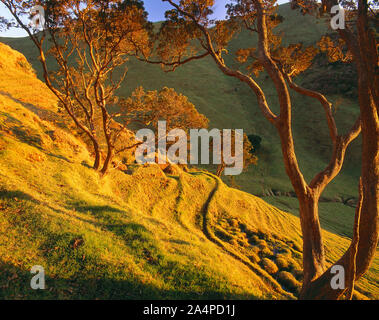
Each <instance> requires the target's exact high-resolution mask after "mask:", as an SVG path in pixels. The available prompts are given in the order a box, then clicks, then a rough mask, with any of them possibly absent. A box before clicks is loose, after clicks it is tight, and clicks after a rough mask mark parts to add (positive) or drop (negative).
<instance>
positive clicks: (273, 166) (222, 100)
mask: <svg viewBox="0 0 379 320" xmlns="http://www.w3.org/2000/svg"><path fill="white" fill-rule="evenodd" d="M279 13H280V14H281V15H282V16H283V17H284V22H283V24H282V25H281V26H280V27H279V28H278V32H283V33H284V35H285V36H284V40H283V42H284V43H285V44H289V43H296V42H299V41H300V42H302V43H303V44H304V45H311V44H315V43H316V42H317V41H318V40H319V39H320V37H321V35H322V34H324V33H325V32H326V30H327V23H328V22H327V21H317V20H315V19H314V18H312V17H310V16H303V15H301V14H300V13H299V12H298V11H293V10H291V9H290V6H289V4H284V5H281V6H279ZM0 41H2V42H5V43H7V44H9V45H11V46H12V47H13V48H14V49H16V50H18V51H20V52H22V53H23V54H24V55H25V56H26V57H27V58H28V60H29V61H30V62H31V64H32V65H33V67H34V68H35V69H36V70H37V74H38V76H39V77H40V78H41V66H40V63H39V61H38V59H37V56H36V55H37V51H36V49H35V48H34V47H33V44H32V43H31V42H30V41H29V40H28V39H5V38H3V39H0ZM255 45H256V37H255V36H254V35H251V34H249V33H247V32H243V33H242V34H240V35H239V36H238V38H236V39H235V40H234V41H233V42H232V43H231V45H230V48H229V52H235V51H236V50H237V49H238V48H241V47H242V48H245V47H250V46H255ZM227 59H228V58H227ZM229 60H230V59H229ZM128 68H129V72H128V77H127V79H126V81H125V82H124V84H123V86H122V88H121V89H120V95H123V96H128V95H129V94H130V93H131V92H132V91H133V90H134V89H135V88H136V87H138V86H141V85H142V86H143V87H145V88H146V89H149V90H152V89H154V90H155V89H161V88H162V87H163V86H167V87H170V88H175V90H176V91H178V92H181V93H183V94H184V95H186V96H188V97H189V99H190V101H191V102H192V103H194V104H195V106H196V108H198V110H199V112H201V113H203V114H205V115H206V116H207V117H208V118H209V119H210V125H211V126H212V127H215V128H243V129H244V130H245V132H246V133H247V134H256V135H259V136H260V137H262V148H261V150H260V151H259V154H258V156H259V159H260V160H261V161H259V163H258V166H256V167H253V168H251V169H250V170H249V171H248V172H247V173H244V174H242V175H241V176H238V177H237V178H236V181H237V184H238V185H240V186H241V188H242V189H243V190H244V191H247V192H249V193H253V194H256V195H268V194H271V190H278V191H280V192H281V193H286V192H289V191H291V190H292V187H291V185H290V183H289V181H288V177H287V176H286V173H285V171H284V166H283V163H282V157H281V148H280V145H279V142H278V137H277V132H276V130H275V129H274V128H273V127H272V126H271V125H269V123H267V121H266V120H265V119H264V117H263V116H262V114H261V112H260V110H259V108H258V106H257V102H256V98H255V96H254V95H253V94H252V92H251V90H249V88H248V87H247V86H246V85H244V84H242V83H240V82H239V81H238V80H235V79H232V78H230V77H225V76H224V75H223V74H222V72H221V71H220V70H219V69H218V68H217V67H216V66H215V64H214V62H213V61H211V59H210V58H209V59H204V60H199V61H195V62H193V63H190V64H188V65H185V66H183V67H181V68H178V69H177V70H176V71H175V72H174V73H164V72H163V71H162V70H161V68H160V66H157V65H149V64H145V63H142V62H138V61H134V60H133V59H132V60H131V61H130V62H129V63H128ZM315 68H316V69H315V70H314V71H315V72H316V73H317V66H315ZM258 82H259V83H260V84H261V85H262V87H263V88H264V90H265V92H266V93H267V98H268V101H269V103H270V106H271V107H272V109H273V110H274V111H277V110H278V101H277V96H276V93H275V89H274V86H273V84H272V82H271V81H270V80H269V79H268V77H267V76H266V74H265V73H263V74H262V75H261V76H260V77H259V79H258ZM325 85H327V84H325ZM329 97H330V99H331V100H332V101H337V100H338V101H339V103H340V106H339V108H338V112H337V114H336V118H337V122H338V125H339V127H340V129H341V132H343V131H344V130H346V129H347V128H349V126H351V124H352V123H354V121H355V118H356V115H357V112H359V108H357V104H356V103H355V102H354V101H353V100H350V99H349V98H348V97H344V96H338V95H335V96H334V95H332V96H329ZM293 99H294V103H293V106H294V112H293V114H294V123H293V127H294V137H295V141H296V151H297V152H298V156H299V162H300V165H301V167H302V169H303V171H304V173H305V177H306V178H307V179H310V178H311V177H313V176H314V174H316V173H317V172H318V171H320V170H322V169H323V168H324V167H325V166H326V165H327V164H328V162H329V158H330V155H331V152H332V147H331V143H330V139H329V135H328V129H327V124H326V121H325V115H324V113H323V109H322V107H321V106H320V105H319V103H317V102H315V101H314V100H313V99H309V98H307V99H306V98H304V97H302V96H300V95H297V94H293ZM309 113H312V119H309ZM359 151H360V148H359V142H358V143H354V144H353V145H352V146H351V148H349V150H348V154H347V160H346V164H345V166H344V168H343V171H342V173H341V174H340V176H339V177H338V178H337V179H336V182H335V183H333V184H332V185H331V186H330V187H329V188H328V189H327V190H326V192H325V196H326V197H328V198H329V199H338V198H339V197H342V198H348V197H357V187H356V186H357V179H358V177H359V159H360V156H359ZM226 181H228V180H226Z"/></svg>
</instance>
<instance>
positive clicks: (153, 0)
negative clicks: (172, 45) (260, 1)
mask: <svg viewBox="0 0 379 320" xmlns="http://www.w3.org/2000/svg"><path fill="white" fill-rule="evenodd" d="M226 2H227V0H216V3H215V7H214V12H215V13H214V15H215V17H217V18H221V19H223V18H225V14H226V13H225V3H226ZM278 2H279V3H283V2H287V1H285V0H279V1H278ZM144 3H145V8H146V10H147V12H149V20H150V21H162V20H163V19H164V13H165V12H166V10H168V9H170V5H169V4H167V3H164V2H162V1H161V0H145V1H144ZM0 16H3V17H7V18H9V17H10V16H9V14H8V12H7V9H6V8H5V7H4V5H3V4H0ZM22 36H26V34H25V33H24V32H23V31H21V30H18V29H13V30H9V31H5V32H0V37H22Z"/></svg>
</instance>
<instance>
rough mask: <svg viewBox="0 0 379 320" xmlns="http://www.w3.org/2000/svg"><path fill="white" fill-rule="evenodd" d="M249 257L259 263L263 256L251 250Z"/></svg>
mask: <svg viewBox="0 0 379 320" xmlns="http://www.w3.org/2000/svg"><path fill="white" fill-rule="evenodd" d="M247 257H248V258H249V260H250V261H251V262H253V263H258V262H259V261H260V260H261V258H259V256H258V255H257V254H256V253H254V252H251V253H250V254H249V255H248V256H247Z"/></svg>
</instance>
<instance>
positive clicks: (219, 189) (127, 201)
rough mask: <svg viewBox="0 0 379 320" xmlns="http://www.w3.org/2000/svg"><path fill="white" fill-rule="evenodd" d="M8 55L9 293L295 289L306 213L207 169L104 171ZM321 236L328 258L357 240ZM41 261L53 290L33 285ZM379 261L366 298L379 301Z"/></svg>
mask: <svg viewBox="0 0 379 320" xmlns="http://www.w3.org/2000/svg"><path fill="white" fill-rule="evenodd" d="M0 58H1V59H0V60H1V61H5V63H2V64H1V66H0V74H1V78H0V269H1V276H0V288H1V290H0V298H6V299H13V298H18V299H34V298H44V299H57V298H58V299H66V298H72V299H78V298H88V299H94V298H103V299H115V298H118V299H136V298H144V299H149V298H150V299H156V298H163V299H169V298H179V299H180V298H191V299H206V298H243V299H267V298H272V299H291V298H294V297H295V296H296V294H297V292H298V290H299V281H300V280H301V277H302V274H301V269H300V264H301V235H300V228H299V221H298V218H296V217H295V216H293V215H292V214H289V213H286V212H283V211H280V210H278V209H277V208H275V207H273V206H271V205H269V204H267V203H266V202H264V201H263V200H261V199H259V198H257V197H254V196H252V195H250V194H247V193H245V192H241V191H238V190H236V189H232V188H229V187H228V186H226V185H225V184H224V183H223V182H222V181H221V180H219V179H218V178H216V177H215V176H213V175H212V174H209V173H207V172H201V171H191V172H188V173H185V172H182V171H178V172H177V173H176V174H172V175H165V174H164V173H163V172H162V171H161V170H160V169H159V167H158V166H130V167H129V168H128V171H127V172H122V171H118V170H114V171H112V172H111V173H110V174H109V175H108V176H106V177H105V178H100V177H99V176H98V175H97V174H96V173H95V172H94V171H93V170H91V169H90V168H89V164H90V163H91V159H90V156H89V154H88V151H87V150H86V148H85V146H84V144H83V143H82V142H81V141H80V140H78V139H76V138H75V137H73V136H72V135H71V134H70V133H69V132H67V131H65V129H64V123H61V119H60V117H59V115H58V114H57V113H56V102H55V100H54V98H53V97H52V95H51V94H50V92H49V91H48V90H47V88H46V87H45V86H44V84H43V83H42V82H40V81H39V80H37V78H36V77H35V75H34V73H33V71H32V69H31V68H30V66H29V64H28V62H27V61H26V59H25V58H24V57H23V56H22V55H20V54H19V53H18V52H15V51H14V50H12V49H10V48H9V47H7V46H5V45H3V44H0ZM58 125H59V126H58ZM324 236H325V240H326V244H327V247H328V251H327V256H328V261H329V262H331V261H334V260H335V259H336V258H337V257H338V256H340V255H341V254H342V252H343V250H344V249H345V248H346V247H347V246H348V245H349V239H347V238H345V237H341V236H338V235H336V234H334V233H331V232H329V231H325V232H324ZM34 265H41V266H43V267H44V268H45V272H46V276H47V290H43V291H37V292H36V291H33V290H31V289H30V286H29V283H30V279H31V274H30V270H31V267H32V266H34ZM378 267H379V266H378V259H376V260H375V262H374V265H373V267H372V268H371V270H370V272H369V273H368V274H367V276H366V277H365V279H363V280H361V281H360V282H359V284H358V291H359V292H357V294H356V296H357V297H360V298H364V297H365V296H367V297H369V298H378V294H379V288H378V284H377V283H378Z"/></svg>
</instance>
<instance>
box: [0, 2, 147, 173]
mask: <svg viewBox="0 0 379 320" xmlns="http://www.w3.org/2000/svg"><path fill="white" fill-rule="evenodd" d="M1 2H2V3H3V4H5V6H6V7H7V8H8V10H9V11H10V12H11V14H12V15H13V17H14V18H15V20H16V21H17V23H18V24H19V26H21V27H22V28H23V29H24V30H25V31H26V32H27V33H28V35H29V37H30V39H31V40H32V41H33V43H34V44H35V46H36V48H37V49H38V52H39V56H40V61H41V64H42V67H43V76H44V79H45V82H46V85H47V86H48V88H49V89H50V90H51V91H52V92H53V93H54V94H55V95H56V97H57V98H58V100H59V103H60V105H61V106H62V107H63V108H64V109H65V111H66V112H67V114H68V115H69V116H70V117H71V119H72V120H73V122H74V124H75V126H76V127H77V129H78V130H79V132H80V133H83V134H84V135H85V136H86V137H87V138H88V140H89V141H90V142H91V144H92V149H93V152H94V155H95V161H94V165H93V168H94V169H95V170H100V172H101V174H102V175H105V174H106V173H107V171H108V169H109V166H110V164H111V162H112V159H113V157H114V155H115V153H117V152H118V151H117V150H115V148H116V142H117V140H118V138H119V137H120V135H121V133H122V132H123V131H125V130H127V128H126V127H125V126H124V125H122V123H119V125H115V121H116V120H118V118H119V117H120V113H119V112H118V111H117V103H118V98H117V96H116V95H115V94H116V91H117V90H118V89H119V87H120V85H121V83H122V82H123V81H124V80H125V77H126V73H127V68H126V66H125V63H126V62H127V60H128V57H129V56H130V55H132V54H134V51H135V48H136V46H137V44H138V50H140V51H142V52H145V50H148V49H149V32H150V28H151V25H150V24H149V23H148V22H147V20H146V17H147V14H146V12H145V11H144V9H143V5H142V2H141V1H139V0H114V1H102V0H96V1H95V0H88V1H81V0H66V1H53V0H48V1H42V3H41V2H40V1H23V0H1ZM40 4H42V5H44V10H45V14H46V16H45V24H44V25H43V30H42V31H39V30H36V28H35V27H33V26H31V25H27V24H25V23H24V22H23V21H22V17H23V16H24V15H28V14H29V13H30V12H31V9H32V8H34V7H35V6H36V5H40ZM45 40H49V44H47V45H45ZM47 57H50V58H51V60H50V61H49V63H48V62H47ZM52 62H54V63H55V64H56V66H57V67H56V69H55V70H50V63H52ZM114 110H115V111H114ZM102 142H104V144H105V145H106V158H105V161H104V163H103V164H102V166H101V149H102Z"/></svg>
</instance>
